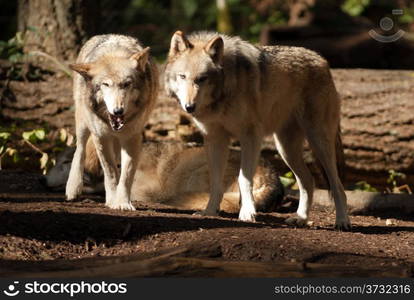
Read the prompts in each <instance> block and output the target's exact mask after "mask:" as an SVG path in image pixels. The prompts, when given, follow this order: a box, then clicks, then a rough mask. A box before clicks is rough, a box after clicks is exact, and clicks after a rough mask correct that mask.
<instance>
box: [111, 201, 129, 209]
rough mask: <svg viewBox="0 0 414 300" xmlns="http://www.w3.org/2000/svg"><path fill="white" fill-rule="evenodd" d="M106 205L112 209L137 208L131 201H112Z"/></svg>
mask: <svg viewBox="0 0 414 300" xmlns="http://www.w3.org/2000/svg"><path fill="white" fill-rule="evenodd" d="M105 206H107V207H109V208H112V209H119V210H135V207H134V206H133V205H132V203H131V202H116V201H111V202H109V203H105Z"/></svg>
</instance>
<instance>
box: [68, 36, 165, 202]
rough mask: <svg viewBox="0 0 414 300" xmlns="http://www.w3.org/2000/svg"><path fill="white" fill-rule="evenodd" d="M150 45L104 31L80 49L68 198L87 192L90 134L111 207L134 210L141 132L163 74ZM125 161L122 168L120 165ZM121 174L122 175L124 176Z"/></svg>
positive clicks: (74, 91) (76, 74)
mask: <svg viewBox="0 0 414 300" xmlns="http://www.w3.org/2000/svg"><path fill="white" fill-rule="evenodd" d="M148 50H149V48H145V49H144V48H143V47H142V46H141V44H140V43H139V41H138V40H136V39H135V38H132V37H128V36H123V35H113V34H109V35H99V36H95V37H93V38H91V39H90V40H89V41H88V42H86V44H85V45H84V46H83V47H82V49H81V50H80V53H79V56H78V59H77V62H76V64H73V65H71V66H70V67H71V68H72V69H73V70H74V71H76V73H74V81H73V97H74V99H75V108H76V112H75V119H76V137H77V144H76V146H77V147H76V152H75V154H74V158H73V162H72V166H71V170H70V174H69V179H68V182H67V185H66V197H67V199H68V200H71V199H74V198H76V197H77V196H78V195H79V194H80V193H81V192H82V184H83V180H82V174H83V170H84V162H85V147H86V143H87V140H88V138H89V135H91V137H92V140H93V144H94V146H95V148H96V150H97V151H96V153H97V157H98V158H99V161H100V164H101V166H102V169H103V173H104V178H105V179H104V184H105V194H106V205H107V206H108V207H110V208H114V209H127V210H132V209H134V207H133V205H132V204H131V199H130V189H131V185H132V181H133V180H132V179H133V175H134V172H135V169H136V166H137V164H138V161H139V153H140V150H141V135H142V130H143V127H144V125H145V123H146V121H147V119H148V115H149V113H150V112H151V110H152V108H153V107H154V103H155V99H156V96H157V88H158V74H157V68H156V65H155V63H154V62H152V60H151V59H150V58H149V54H148V52H149V51H148ZM117 161H120V162H121V166H122V168H121V171H120V172H119V170H118V168H117ZM119 173H120V174H119Z"/></svg>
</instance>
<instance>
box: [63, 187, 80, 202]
mask: <svg viewBox="0 0 414 300" xmlns="http://www.w3.org/2000/svg"><path fill="white" fill-rule="evenodd" d="M81 194H82V186H81V187H80V188H74V189H72V188H66V193H65V195H66V200H67V201H72V200H75V199H77V198H78V197H79V196H80V195H81Z"/></svg>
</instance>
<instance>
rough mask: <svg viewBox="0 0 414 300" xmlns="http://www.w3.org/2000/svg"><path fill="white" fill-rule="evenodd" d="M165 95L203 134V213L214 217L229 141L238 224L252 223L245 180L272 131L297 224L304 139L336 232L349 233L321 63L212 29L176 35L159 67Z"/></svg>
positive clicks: (306, 191) (305, 188)
mask: <svg viewBox="0 0 414 300" xmlns="http://www.w3.org/2000/svg"><path fill="white" fill-rule="evenodd" d="M164 80H165V82H164V84H165V89H166V92H167V93H168V94H169V95H170V96H171V97H174V98H176V99H177V100H178V101H179V103H180V104H181V106H182V108H183V109H184V110H185V111H186V112H188V113H190V114H191V115H192V117H193V119H194V121H195V123H196V124H197V125H198V127H199V128H200V130H201V132H202V133H203V134H204V135H205V141H206V147H207V157H208V163H209V169H210V182H211V193H210V200H209V202H208V205H207V207H206V209H205V210H204V211H203V212H201V213H202V214H204V215H216V214H217V211H218V208H219V205H220V201H221V199H222V196H223V183H222V178H223V170H224V169H225V168H224V166H225V163H226V160H227V154H228V151H227V149H228V144H229V140H230V138H231V137H235V138H237V139H238V140H239V141H240V145H241V166H240V173H239V177H238V183H239V188H240V193H241V208H240V213H239V219H241V220H245V221H253V220H254V218H255V214H256V210H255V207H254V205H253V203H254V202H253V199H254V197H253V194H252V178H253V174H254V171H255V169H256V165H257V161H258V158H259V153H260V147H261V142H262V139H263V137H264V136H265V135H268V134H273V136H274V140H275V143H276V148H277V150H278V151H279V153H280V155H281V156H282V158H283V160H284V161H285V162H286V164H287V165H288V166H289V167H290V169H291V170H292V171H293V173H294V174H295V176H296V179H297V183H298V185H299V189H300V202H299V207H298V210H297V215H296V216H294V217H291V218H289V219H288V220H287V222H288V223H290V224H295V225H299V226H301V225H304V224H306V222H307V220H308V216H309V210H310V207H311V203H312V196H313V190H314V182H313V178H312V176H311V173H310V171H309V169H308V168H307V167H306V165H305V163H304V160H303V157H302V155H303V154H302V152H303V151H302V150H303V143H304V138H305V137H306V138H307V140H308V142H309V145H310V147H311V148H312V150H313V152H314V154H315V156H316V158H317V160H319V162H320V163H321V165H322V167H323V169H324V172H325V173H326V177H327V179H328V183H329V185H330V189H331V193H332V196H333V198H334V200H335V206H336V227H337V228H339V229H349V228H350V226H351V225H350V221H349V218H348V214H347V206H346V196H345V192H344V188H343V186H342V183H341V180H340V178H339V175H338V169H337V165H336V162H341V161H342V155H343V153H342V146H341V143H340V132H339V119H340V99H339V97H338V94H337V91H336V89H335V85H334V82H333V80H332V76H331V73H330V70H329V66H328V63H327V62H326V61H325V60H324V59H323V58H322V57H320V56H319V55H318V54H316V53H315V52H313V51H310V50H307V49H304V48H297V47H283V46H274V47H267V46H266V47H256V46H254V45H252V44H250V43H248V42H246V41H243V40H242V39H240V38H238V37H229V36H225V35H222V34H218V33H214V32H199V33H194V34H192V35H189V36H188V37H187V36H185V35H184V34H183V33H182V32H181V31H177V32H176V33H175V34H174V35H173V37H172V39H171V45H170V50H169V54H168V60H167V63H166V67H165V75H164Z"/></svg>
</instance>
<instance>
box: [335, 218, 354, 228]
mask: <svg viewBox="0 0 414 300" xmlns="http://www.w3.org/2000/svg"><path fill="white" fill-rule="evenodd" d="M335 229H336V230H339V231H350V230H352V226H351V222H350V221H349V218H348V217H346V218H342V219H341V218H337V219H336V222H335Z"/></svg>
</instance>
